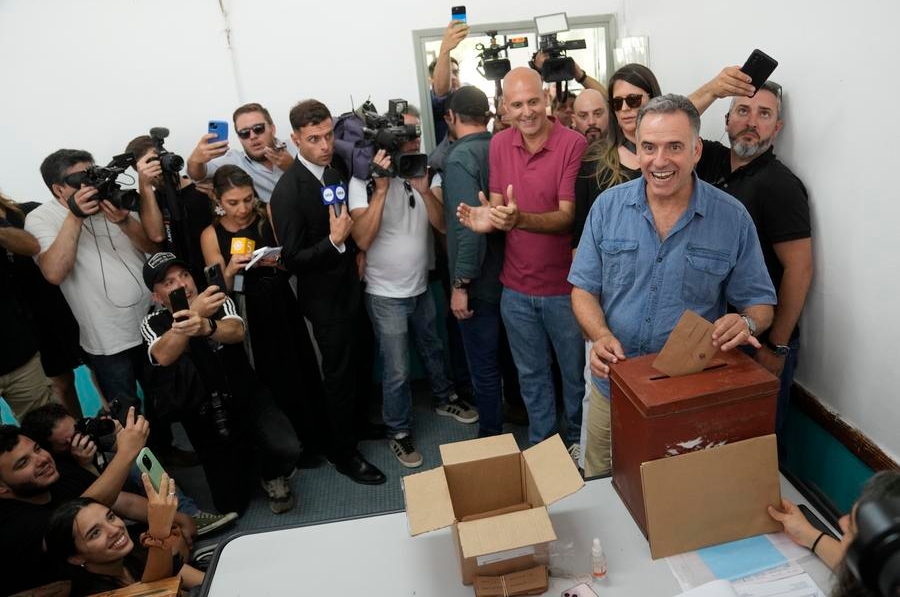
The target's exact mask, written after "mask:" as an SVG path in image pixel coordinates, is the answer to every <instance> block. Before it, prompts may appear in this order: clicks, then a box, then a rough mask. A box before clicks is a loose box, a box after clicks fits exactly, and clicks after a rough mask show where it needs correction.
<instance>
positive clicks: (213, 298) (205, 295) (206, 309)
mask: <svg viewBox="0 0 900 597" xmlns="http://www.w3.org/2000/svg"><path fill="white" fill-rule="evenodd" d="M226 298H228V297H227V296H226V295H225V293H224V292H223V291H222V290H221V289H219V288H217V287H215V286H210V287H208V288H207V289H206V290H204V291H203V292H201V293H200V294H198V295H197V296H195V297H194V299H193V300H192V301H191V311H192V312H193V313H194V315H196V316H198V318H202V319H204V320H205V319H207V318H209V317H212V316H213V315H215V313H216V311H218V310H219V307H221V306H222V304H223V303H224V302H225V299H226Z"/></svg>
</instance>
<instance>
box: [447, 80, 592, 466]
mask: <svg viewBox="0 0 900 597" xmlns="http://www.w3.org/2000/svg"><path fill="white" fill-rule="evenodd" d="M503 98H504V103H505V105H506V108H507V113H506V121H507V122H509V124H510V125H512V128H510V129H507V130H504V131H501V132H500V133H497V134H496V135H494V137H493V138H492V139H491V147H490V182H489V187H490V195H491V196H490V203H488V202H487V201H486V200H483V201H482V205H481V206H480V207H471V206H469V205H466V204H465V203H462V204H460V206H459V211H458V215H459V218H460V221H461V222H462V223H463V224H464V225H466V226H468V227H469V228H471V229H473V230H475V231H476V232H485V233H491V232H494V231H495V230H504V231H506V233H507V234H506V254H505V260H504V263H503V271H502V272H501V275H500V281H501V282H502V284H503V296H502V298H501V301H500V311H501V314H502V316H503V323H504V324H505V325H506V329H507V331H508V334H509V343H510V348H511V349H512V354H513V359H514V361H515V363H516V368H517V369H518V371H519V383H520V385H521V388H522V397H523V399H524V400H525V406H526V408H527V409H528V419H529V429H528V439H529V441H531V442H532V443H537V442H540V441H541V440H543V439H545V438H547V437H549V436H551V435H552V434H553V433H555V432H556V426H557V425H556V421H557V417H556V401H555V392H554V387H553V380H552V377H551V373H550V370H551V362H552V353H551V346H552V351H553V352H555V353H556V359H557V361H558V362H559V368H560V372H561V374H562V382H563V384H562V385H563V403H564V405H565V418H566V428H565V433H564V438H565V441H566V444H567V445H569V451H570V453H571V454H572V456H573V458H575V459H576V461H577V457H578V450H579V447H578V440H579V434H580V432H581V399H582V396H583V394H584V379H583V375H582V372H583V369H584V343H583V339H582V336H581V332H580V330H579V328H578V323H577V322H576V321H575V317H574V315H573V314H572V304H571V301H570V298H569V295H570V292H571V286H570V284H569V283H568V282H567V281H566V277H567V276H568V273H569V268H570V266H571V265H572V252H571V233H572V221H573V219H574V215H575V202H574V200H575V179H576V177H577V176H578V168H579V166H580V164H581V156H582V153H584V150H585V148H586V147H587V141H586V140H585V138H584V136H583V135H581V134H579V133H577V132H576V131H573V130H571V129H568V128H566V127H564V126H563V125H562V124H560V123H559V122H558V121H557V120H556V119H553V118H550V117H548V116H547V106H548V97H547V93H546V91H545V90H544V88H543V85H542V82H541V78H540V75H539V74H538V73H537V72H536V71H534V70H531V69H529V68H525V67H522V68H516V69H513V70H511V71H510V72H509V73H508V74H507V75H506V77H504V79H503Z"/></svg>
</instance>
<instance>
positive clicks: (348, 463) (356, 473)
mask: <svg viewBox="0 0 900 597" xmlns="http://www.w3.org/2000/svg"><path fill="white" fill-rule="evenodd" d="M331 463H332V464H333V465H334V468H336V469H337V472H339V473H341V474H342V475H346V476H348V477H350V479H351V480H352V481H355V482H357V483H362V484H363V485H381V484H382V483H384V482H385V481H387V477H385V476H384V473H382V472H381V471H380V470H378V467H376V466H375V465H374V464H372V463H371V462H369V461H368V460H366V459H365V458H363V457H362V454H360V453H359V452H357V453H355V454H354V455H353V456H350V457H348V458H344V459H342V460H334V461H331Z"/></svg>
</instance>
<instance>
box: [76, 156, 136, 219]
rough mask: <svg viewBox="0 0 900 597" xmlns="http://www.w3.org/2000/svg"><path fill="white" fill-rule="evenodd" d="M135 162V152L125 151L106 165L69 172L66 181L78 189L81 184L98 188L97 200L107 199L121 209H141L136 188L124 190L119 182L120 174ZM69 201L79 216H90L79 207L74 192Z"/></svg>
mask: <svg viewBox="0 0 900 597" xmlns="http://www.w3.org/2000/svg"><path fill="white" fill-rule="evenodd" d="M134 162H135V159H134V153H131V152H129V153H123V154H120V155H117V156H115V157H114V158H113V159H112V161H111V162H110V163H109V164H108V165H107V166H105V167H101V166H91V167H89V168H88V169H87V170H83V171H82V172H75V173H73V174H69V175H68V176H66V178H65V183H66V184H67V185H69V186H70V187H74V188H76V189H80V188H81V185H87V186H90V187H94V188H96V189H97V194H96V195H95V197H96V199H97V201H104V200H106V201H109V202H110V203H112V204H113V205H114V206H115V207H117V208H119V209H127V210H128V211H138V210H139V209H140V199H141V196H140V194H139V193H138V192H137V191H135V190H134V189H128V190H123V189H122V185H120V184H119V183H118V182H117V179H118V178H119V175H120V174H122V173H123V172H125V170H127V169H128V167H129V166H133V165H134ZM67 203H68V205H69V209H70V210H72V213H74V214H75V215H76V216H78V217H79V218H86V217H88V216H87V214H86V213H84V212H83V211H81V210H80V209H78V204H76V203H75V195H74V194H73V195H72V196H71V197H69V199H68V201H67Z"/></svg>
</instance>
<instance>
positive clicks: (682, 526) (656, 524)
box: [641, 434, 782, 559]
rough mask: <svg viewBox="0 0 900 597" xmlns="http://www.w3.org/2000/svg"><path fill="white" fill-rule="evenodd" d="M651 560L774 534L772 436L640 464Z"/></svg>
mask: <svg viewBox="0 0 900 597" xmlns="http://www.w3.org/2000/svg"><path fill="white" fill-rule="evenodd" d="M641 478H642V480H643V486H644V504H645V507H646V510H647V531H648V536H649V539H650V555H652V556H653V559H657V558H664V557H667V556H671V555H675V554H679V553H684V552H686V551H692V550H695V549H700V548H702V547H708V546H710V545H718V544H720V543H727V542H729V541H737V540H738V539H744V538H745V537H752V536H754V535H761V534H763V533H775V532H778V531H781V530H782V526H781V523H779V522H776V521H775V520H773V519H772V517H771V516H769V513H768V512H767V511H766V506H775V507H776V508H780V507H781V480H780V478H779V476H778V447H777V442H776V441H775V435H774V434H773V435H766V436H763V437H754V438H752V439H747V440H744V441H740V442H735V443H733V444H726V445H724V446H720V447H718V448H711V449H709V450H700V451H699V452H690V453H688V454H682V455H681V456H673V457H672V458H661V459H659V460H653V461H650V462H645V463H644V464H642V465H641Z"/></svg>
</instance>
